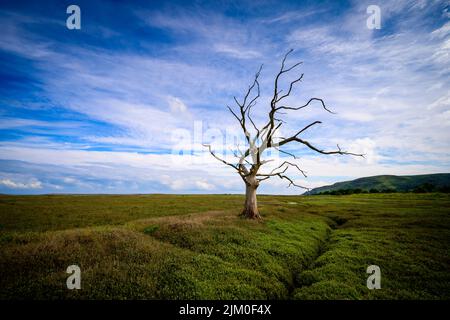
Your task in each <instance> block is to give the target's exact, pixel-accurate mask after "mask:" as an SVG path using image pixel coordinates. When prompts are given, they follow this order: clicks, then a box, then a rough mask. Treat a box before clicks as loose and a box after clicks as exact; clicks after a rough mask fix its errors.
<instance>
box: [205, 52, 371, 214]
mask: <svg viewBox="0 0 450 320" xmlns="http://www.w3.org/2000/svg"><path fill="white" fill-rule="evenodd" d="M292 51H293V50H292V49H291V50H289V51H288V52H287V53H286V54H285V55H284V57H283V60H282V62H281V67H280V70H279V71H278V73H277V75H276V77H275V81H274V87H273V96H272V97H271V100H270V110H269V113H268V118H267V122H266V123H265V124H264V125H262V126H259V127H258V126H257V125H256V123H255V121H254V119H253V117H252V114H251V112H252V109H253V108H254V107H255V105H256V103H257V101H258V99H259V98H260V95H261V92H260V83H259V78H260V75H261V70H262V67H263V66H262V65H261V67H260V68H259V69H258V71H257V72H256V74H255V77H254V79H253V82H252V83H251V85H250V86H249V87H248V89H247V91H246V92H245V94H244V96H243V98H242V99H240V100H239V99H238V98H236V97H233V98H234V102H235V104H236V107H235V108H234V109H233V108H232V107H230V106H227V108H228V110H229V111H230V112H231V114H232V115H233V116H234V118H235V119H236V121H237V122H238V123H239V126H240V128H241V129H242V131H243V133H244V136H245V141H246V147H245V151H243V150H241V149H239V148H237V150H236V151H234V155H235V158H236V161H235V162H230V161H227V160H225V159H222V158H221V157H219V156H218V155H217V154H216V153H215V152H214V151H213V150H212V148H211V145H204V146H205V147H207V148H208V150H209V152H210V153H211V155H212V156H213V157H214V158H216V159H217V160H219V161H221V162H222V163H224V164H225V165H227V166H230V167H231V168H233V169H234V170H235V171H236V172H237V173H238V174H239V175H240V177H241V178H242V180H243V181H244V183H245V185H246V201H245V207H244V210H243V212H242V214H243V215H244V216H246V217H248V218H253V219H260V218H261V217H260V214H259V211H258V207H257V203H256V189H257V188H258V186H259V184H260V182H261V181H264V180H267V179H269V178H272V177H277V178H280V179H284V180H286V181H287V182H288V186H295V187H299V188H303V189H308V188H307V187H305V186H302V185H299V184H297V183H296V182H295V181H294V180H293V179H292V178H290V177H289V176H288V174H287V171H288V169H289V168H292V169H294V170H296V171H298V172H299V173H300V174H302V175H303V176H304V177H306V173H305V171H303V170H302V169H301V168H300V167H299V165H297V164H296V163H295V162H294V161H284V162H282V163H281V165H279V166H278V167H276V168H275V169H272V170H270V171H267V172H261V168H262V167H263V166H264V164H266V163H268V162H269V161H270V160H263V159H261V158H262V154H263V152H264V151H266V150H268V149H270V148H274V149H276V150H278V151H279V152H280V153H283V154H286V155H288V156H289V157H292V159H293V160H296V159H297V156H296V155H295V154H294V153H292V152H288V151H286V150H283V147H284V146H286V145H287V144H291V143H292V144H294V143H297V144H299V145H301V146H303V147H306V148H309V149H310V150H313V151H315V152H317V153H320V154H324V155H333V154H336V155H353V156H363V155H362V154H356V153H352V152H347V151H343V150H342V149H341V147H340V146H339V145H337V148H336V149H335V150H324V149H322V148H320V147H318V146H315V145H314V144H313V143H311V142H309V141H307V140H305V139H304V138H303V137H302V134H303V133H304V132H305V131H307V130H308V129H310V128H311V127H313V126H317V125H320V124H321V123H322V122H321V121H314V122H311V123H309V124H308V125H306V126H304V127H303V128H300V129H299V130H297V131H296V132H294V133H293V134H292V135H290V136H288V137H281V138H280V137H278V138H277V137H276V134H277V132H279V130H280V128H281V127H282V125H283V124H284V123H285V121H284V120H283V119H282V117H281V116H282V115H284V114H285V112H286V111H298V110H302V109H305V108H307V107H311V106H312V105H313V104H318V105H319V106H320V107H321V108H322V109H323V110H324V111H326V112H329V113H333V112H332V111H331V110H330V109H329V108H328V107H327V106H326V104H325V102H324V101H323V100H322V99H321V98H316V97H313V98H310V99H309V100H308V101H307V102H306V103H304V104H303V105H299V106H290V105H286V104H285V103H284V101H286V100H285V99H286V98H287V97H289V96H290V95H291V94H292V93H293V91H294V90H295V88H296V86H297V85H298V84H300V82H301V81H302V79H303V76H304V74H303V73H300V74H298V76H296V77H295V78H294V80H292V81H290V83H289V85H288V87H287V88H286V89H285V91H283V90H282V89H280V81H281V80H282V78H283V76H285V74H287V73H288V72H291V71H292V72H293V71H296V70H297V69H298V67H299V66H300V65H301V64H302V62H297V63H294V64H292V65H291V66H286V60H287V58H288V56H289V55H290V54H291V53H292Z"/></svg>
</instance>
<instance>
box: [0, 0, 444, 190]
mask: <svg viewBox="0 0 450 320" xmlns="http://www.w3.org/2000/svg"><path fill="white" fill-rule="evenodd" d="M70 4H76V5H78V6H79V7H80V8H81V29H80V30H69V29H67V27H66V19H67V17H68V14H67V13H66V8H67V6H68V5H70ZM371 4H375V5H378V6H379V7H380V9H381V29H379V30H377V29H373V30H372V29H368V28H367V25H366V20H367V18H368V17H369V14H368V13H367V12H366V9H367V7H368V6H369V5H371ZM449 18H450V2H449V1H405V0H400V1H372V0H371V1H280V0H274V1H243V0H240V1H194V2H188V1H179V2H175V1H167V2H164V1H149V2H148V3H147V4H145V2H142V1H135V2H133V1H126V2H125V1H75V2H66V1H2V2H1V4H0V26H1V35H0V39H1V41H0V83H1V85H0V193H149V192H151V193H155V192H157V193H241V192H243V190H244V186H243V182H242V180H241V179H240V177H239V176H238V175H237V174H236V173H234V172H232V171H231V169H230V168H229V167H226V166H224V165H223V164H221V163H220V162H218V161H217V160H215V159H213V158H212V157H211V156H209V155H208V154H207V153H206V152H205V150H204V148H203V149H202V147H201V143H202V142H209V141H208V140H211V138H212V136H211V133H214V132H216V133H217V132H218V133H219V134H220V133H221V132H220V131H218V130H222V133H223V132H224V130H228V131H229V132H238V131H239V127H238V124H237V123H236V121H235V119H234V118H233V117H232V115H231V114H230V113H229V112H228V111H227V110H226V105H232V104H233V96H237V97H242V95H243V94H244V92H245V90H246V89H247V87H248V85H249V84H251V82H252V80H253V76H254V74H255V72H256V71H257V70H258V68H259V66H260V65H261V64H264V67H263V70H262V73H261V94H262V95H261V99H260V101H259V103H258V105H257V106H256V107H255V108H254V117H255V119H256V120H257V122H258V123H259V124H262V123H263V122H264V121H265V119H266V118H265V117H266V113H267V110H268V108H269V103H268V102H269V100H270V95H271V94H272V92H273V79H274V75H275V74H276V72H277V71H278V69H279V67H280V62H281V59H282V57H283V55H284V54H285V53H286V52H287V51H288V50H289V49H291V48H292V49H294V52H293V54H292V55H290V56H289V59H288V64H292V63H295V62H297V61H303V64H302V65H301V66H300V69H299V70H298V72H301V73H304V78H303V80H302V82H301V84H300V85H299V86H298V87H297V89H296V91H295V92H294V94H293V95H292V97H291V98H290V101H289V102H290V104H292V105H300V104H304V103H305V102H307V101H308V99H309V98H310V97H321V98H323V99H324V100H325V102H326V103H327V105H328V106H329V108H330V109H332V110H333V111H334V112H336V114H334V115H333V114H329V113H327V112H324V110H323V109H321V108H320V107H319V106H317V105H314V104H312V105H311V107H310V108H308V109H303V110H300V111H297V112H290V113H288V114H287V115H284V119H285V120H286V121H287V123H286V124H285V126H284V128H283V133H285V134H289V132H294V130H295V129H297V130H298V129H299V128H302V127H304V126H305V125H306V124H308V123H309V122H311V121H314V120H321V121H322V122H323V123H322V124H321V125H320V126H315V127H313V128H311V129H310V130H309V131H307V132H306V133H305V136H304V137H305V138H306V139H308V140H309V141H311V142H313V143H315V144H316V145H319V146H320V147H323V148H335V146H336V144H337V143H339V145H340V146H341V147H342V148H343V149H346V150H349V151H354V152H362V153H364V154H366V157H365V158H364V159H361V158H354V157H343V156H325V155H320V156H318V155H316V154H314V153H311V152H309V151H308V150H305V149H304V147H302V146H301V145H291V146H290V147H289V149H288V150H289V151H290V152H293V153H295V154H296V155H298V156H299V159H298V160H297V163H298V164H299V165H300V166H301V167H302V168H303V169H304V170H305V171H306V172H307V174H308V178H306V179H305V178H303V177H301V176H298V174H297V173H296V172H295V171H294V172H292V177H294V178H296V179H297V180H296V181H298V182H299V183H301V184H303V185H305V186H309V187H316V186H320V185H324V184H329V183H333V182H336V181H342V180H347V179H352V178H356V177H362V176H370V175H379V174H399V175H402V174H422V173H437V172H450V148H449V147H450V94H449V88H450V86H449V84H450V77H449V74H450V57H449V51H450V20H449ZM296 75H298V74H296V73H292V74H291V75H290V77H291V78H292V77H295V76H296ZM289 79H290V78H289V76H288V78H287V79H286V80H285V82H283V83H284V85H286V84H288V82H286V81H288V80H289ZM292 79H293V78H292ZM292 79H291V80H292ZM200 127H201V132H200V138H199V133H198V132H199V128H200ZM208 132H209V133H208ZM177 133H185V136H184V139H181V140H180V139H177ZM202 133H203V138H202ZM186 134H189V136H187V138H186ZM213 135H214V134H213ZM180 148H181V149H183V150H184V154H186V153H188V155H189V156H183V155H179V154H178V153H175V152H174V150H178V149H180ZM286 187H287V183H286V181H284V180H277V179H276V178H273V179H270V180H268V181H264V182H263V183H262V185H261V187H260V192H261V193H286V194H295V193H301V192H303V191H304V190H300V189H295V188H292V187H291V188H286Z"/></svg>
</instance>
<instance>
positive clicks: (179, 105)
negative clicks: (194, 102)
mask: <svg viewBox="0 0 450 320" xmlns="http://www.w3.org/2000/svg"><path fill="white" fill-rule="evenodd" d="M167 101H168V103H169V107H170V110H171V111H172V112H173V113H176V114H178V113H184V112H186V111H187V106H186V104H184V102H183V101H181V99H179V98H177V97H172V96H170V97H168V98H167Z"/></svg>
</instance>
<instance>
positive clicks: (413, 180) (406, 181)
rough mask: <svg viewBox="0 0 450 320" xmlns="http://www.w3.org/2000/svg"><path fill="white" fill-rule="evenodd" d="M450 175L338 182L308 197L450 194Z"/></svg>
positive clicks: (392, 176) (311, 191) (317, 190)
mask: <svg viewBox="0 0 450 320" xmlns="http://www.w3.org/2000/svg"><path fill="white" fill-rule="evenodd" d="M449 190H450V173H436V174H423V175H414V176H394V175H382V176H373V177H364V178H359V179H355V180H351V181H343V182H337V183H335V184H333V185H330V186H324V187H319V188H315V189H312V190H310V191H308V192H306V193H305V194H306V195H313V194H322V193H336V192H338V193H339V192H343V193H346V192H347V193H359V192H439V191H441V192H449Z"/></svg>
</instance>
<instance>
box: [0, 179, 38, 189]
mask: <svg viewBox="0 0 450 320" xmlns="http://www.w3.org/2000/svg"><path fill="white" fill-rule="evenodd" d="M0 185H3V186H5V187H7V188H12V189H41V188H42V183H41V182H40V181H39V180H36V179H32V180H30V181H29V182H17V181H13V180H11V179H1V180H0Z"/></svg>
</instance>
